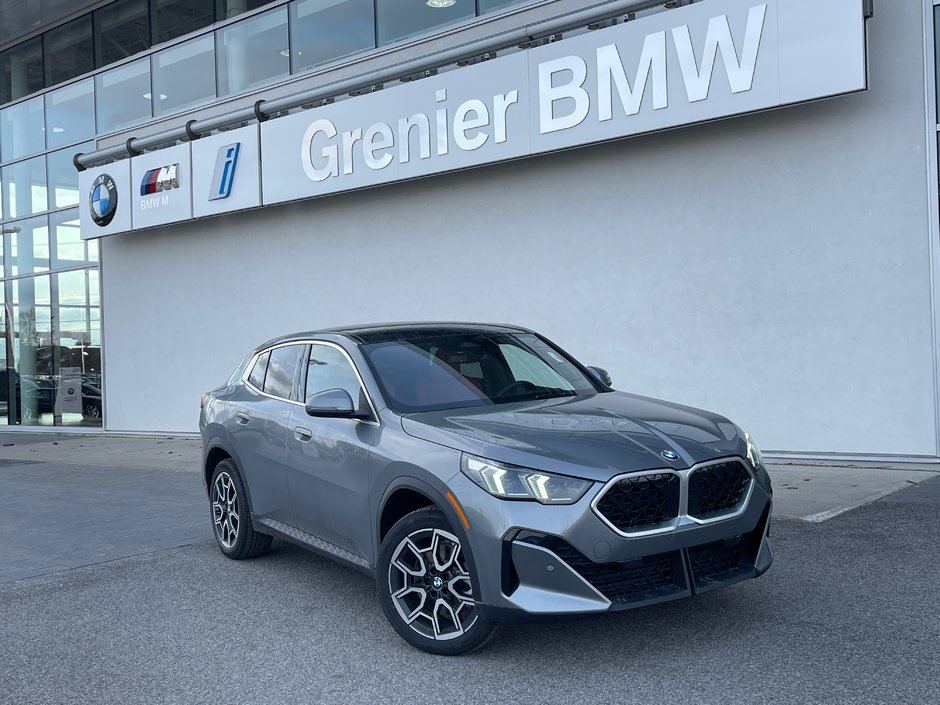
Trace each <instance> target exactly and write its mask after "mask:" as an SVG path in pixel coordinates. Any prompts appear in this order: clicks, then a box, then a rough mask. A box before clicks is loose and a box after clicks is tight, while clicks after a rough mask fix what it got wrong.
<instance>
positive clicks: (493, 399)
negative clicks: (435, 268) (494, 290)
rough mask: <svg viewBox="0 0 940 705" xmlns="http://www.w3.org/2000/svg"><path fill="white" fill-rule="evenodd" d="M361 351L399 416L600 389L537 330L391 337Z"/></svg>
mask: <svg viewBox="0 0 940 705" xmlns="http://www.w3.org/2000/svg"><path fill="white" fill-rule="evenodd" d="M361 347H362V351H363V353H364V354H365V356H366V359H367V360H368V361H369V364H370V365H371V367H372V370H373V372H374V373H375V376H376V378H377V379H378V382H379V385H380V386H381V387H382V393H383V395H384V396H385V400H386V401H387V402H388V405H389V407H391V408H392V409H393V410H394V411H397V412H398V413H411V412H418V411H434V410H437V409H453V408H458V407H468V406H485V405H489V404H506V403H510V402H518V401H530V400H537V399H551V398H553V397H567V396H576V395H578V394H594V393H595V392H597V388H596V387H595V386H594V384H592V383H591V381H590V380H589V379H588V378H587V377H586V376H585V375H584V374H582V372H581V371H580V370H579V369H578V368H577V366H575V365H574V364H573V363H572V362H571V361H569V360H568V359H567V358H565V357H564V356H563V355H562V354H561V353H559V352H558V351H556V350H555V349H554V348H552V347H551V346H550V345H548V344H547V343H546V342H545V341H543V340H542V339H541V338H539V337H538V336H536V335H533V334H531V333H512V334H510V333H495V332H485V333H484V332H476V331H449V330H420V331H404V332H394V333H389V332H385V333H383V334H382V336H381V340H380V341H377V342H368V341H367V342H366V343H365V344H363V345H362V346H361Z"/></svg>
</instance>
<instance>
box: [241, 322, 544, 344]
mask: <svg viewBox="0 0 940 705" xmlns="http://www.w3.org/2000/svg"><path fill="white" fill-rule="evenodd" d="M445 331H446V332H448V333H459V332H473V333H480V332H493V333H531V332H532V331H531V330H530V329H528V328H523V327H522V326H516V325H510V324H504V323H471V322H457V321H419V322H413V323H373V324H365V325H357V326H337V327H334V328H321V329H319V330H311V331H302V332H298V333H290V334H288V335H282V336H279V337H277V338H273V339H271V340H269V341H267V342H266V343H264V344H262V345H259V346H258V347H257V348H256V350H264V349H265V348H268V347H271V346H272V345H278V344H280V343H289V342H291V341H292V340H308V339H310V338H314V337H318V336H321V335H324V334H326V335H340V336H343V337H345V338H349V339H350V340H352V341H353V342H355V343H367V342H378V341H380V340H390V339H391V340H394V339H396V338H398V337H399V336H406V335H409V334H415V333H417V334H421V333H428V334H440V333H443V332H445Z"/></svg>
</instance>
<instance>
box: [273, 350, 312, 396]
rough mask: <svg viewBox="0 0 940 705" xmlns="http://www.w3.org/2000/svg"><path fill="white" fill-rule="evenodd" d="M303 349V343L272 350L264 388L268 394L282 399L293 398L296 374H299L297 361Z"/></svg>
mask: <svg viewBox="0 0 940 705" xmlns="http://www.w3.org/2000/svg"><path fill="white" fill-rule="evenodd" d="M303 349H304V346H303V345H286V346H284V347H283V348H275V349H274V350H272V351H271V361H270V362H269V363H268V373H267V374H266V375H265V377H264V387H263V389H264V391H265V393H266V394H270V395H271V396H274V397H281V398H282V399H290V398H291V390H292V389H293V388H294V375H296V374H297V363H298V362H299V361H300V353H301V352H303Z"/></svg>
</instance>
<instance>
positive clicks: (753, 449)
mask: <svg viewBox="0 0 940 705" xmlns="http://www.w3.org/2000/svg"><path fill="white" fill-rule="evenodd" d="M744 440H745V441H747V462H749V463H750V464H751V467H752V468H754V469H755V470H757V468H758V467H760V466H761V465H763V464H764V458H763V457H762V456H761V454H760V448H758V447H757V444H756V443H755V442H754V439H753V438H751V434H750V433H747V432H746V431H745V433H744Z"/></svg>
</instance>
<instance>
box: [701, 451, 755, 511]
mask: <svg viewBox="0 0 940 705" xmlns="http://www.w3.org/2000/svg"><path fill="white" fill-rule="evenodd" d="M750 483H751V475H750V473H749V472H748V471H747V468H745V467H744V465H743V464H742V463H741V462H740V461H738V460H729V461H728V462H726V463H718V464H716V465H706V466H705V467H703V468H700V469H698V470H696V471H695V472H693V473H692V474H691V475H689V515H690V516H694V517H696V518H697V519H708V518H709V517H713V516H716V515H719V514H723V513H726V512H727V511H729V510H730V509H733V508H734V507H735V506H737V504H738V503H739V502H740V501H741V499H742V498H743V497H744V494H745V493H746V492H747V488H748V486H749V485H750Z"/></svg>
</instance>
